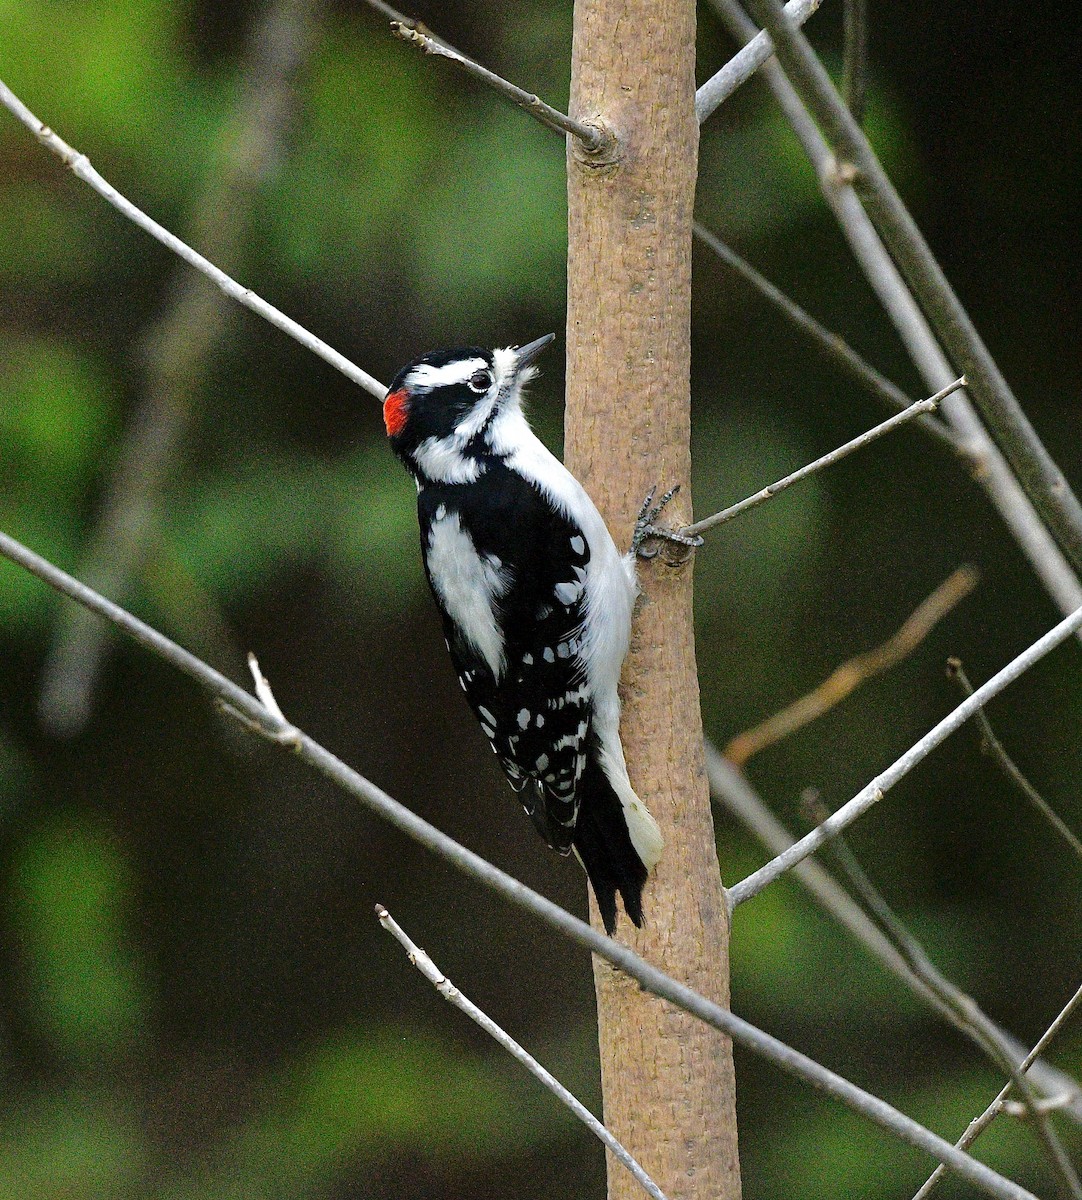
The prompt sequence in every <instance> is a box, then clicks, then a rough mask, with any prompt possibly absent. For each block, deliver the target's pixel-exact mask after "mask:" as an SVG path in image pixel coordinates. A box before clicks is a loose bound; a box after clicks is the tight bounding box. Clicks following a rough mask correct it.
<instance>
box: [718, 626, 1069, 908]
mask: <svg viewBox="0 0 1082 1200" xmlns="http://www.w3.org/2000/svg"><path fill="white" fill-rule="evenodd" d="M1079 628H1082V608H1078V609H1076V610H1075V611H1074V612H1073V613H1072V614H1071V615H1070V616H1069V617H1065V618H1064V619H1063V620H1062V621H1060V623H1059V624H1058V625H1056V626H1055V628H1053V629H1050V630H1049V631H1048V633H1046V634H1045V635H1044V636H1043V637H1041V638H1038V640H1037V641H1036V642H1034V643H1033V645H1032V646H1030V647H1029V648H1028V649H1027V650H1024V651H1023V652H1022V653H1021V654H1019V655H1018V656H1017V658H1014V659H1012V660H1011V661H1010V662H1009V663H1008V664H1007V665H1006V666H1005V667H1004V668H1003V669H1002V670H1001V671H999V672H997V673H996V674H995V675H993V676H992V678H991V679H989V680H988V681H987V683H984V684H982V685H981V687H979V688H978V689H977V690H976V691H975V692H974V693H973V695H972V696H970V697H969V699H967V700H963V701H962V703H961V704H959V705H958V707H957V708H956V709H955V710H954V711H953V712H952V713H950V714H949V715H948V716H946V717H944V718H943V720H942V721H940V722H939V723H938V724H937V725H935V726H934V727H933V728H932V729H930V730H929V731H928V732H927V733H926V734H925V735H924V737H922V738H921V739H920V741H918V742H916V743H915V744H914V745H913V746H911V747H910V748H909V749H908V750H907V751H906V752H905V753H904V754H903V755H902V756H901V757H900V758H899V759H897V760H896V761H895V762H894V763H892V764H891V765H890V766H889V767H888V768H887V769H886V770H885V771H883V772H882V773H881V774H879V775H877V776H876V777H875V778H874V779H873V780H872V781H871V783H869V784H868V785H867V786H866V787H864V788H862V789H861V790H860V791H859V792H858V793H857V794H856V795H855V796H854V797H853V799H852V800H850V801H849V802H848V803H846V804H843V805H842V807H841V808H839V809H838V811H837V812H835V813H834V814H832V815H831V816H830V817H828V818H827V819H826V820H825V821H824V822H823V823H822V825H820V826H819V827H818V828H817V829H813V830H812V831H811V833H809V834H806V835H805V836H804V837H802V838H801V839H800V841H799V842H797V843H796V844H795V845H794V846H792V847H791V848H790V849H789V850H786V851H785V852H784V853H782V854H779V855H778V856H777V858H775V859H773V860H771V861H770V862H769V863H767V864H766V866H763V867H760V868H759V870H758V871H754V872H752V874H751V875H749V876H748V877H747V878H746V879H742V880H741V881H740V882H739V883H738V884H736V886H735V887H733V888H731V889H730V891H729V896H730V899H731V901H732V903H733V905H734V906H735V905H737V904H742V903H743V902H744V901H745V900H750V899H751V897H752V896H756V895H758V894H759V892H761V891H762V890H763V888H765V887H766V886H767V885H768V884H770V883H773V882H774V880H775V879H777V878H779V877H780V876H781V875H784V874H785V872H786V871H788V870H791V869H792V867H793V866H794V865H795V864H796V863H798V862H800V861H801V860H802V859H805V858H807V856H808V855H809V854H814V853H815V851H816V850H818V849H819V847H820V846H822V845H823V843H824V842H827V841H829V840H830V838H832V837H833V836H834V835H835V834H836V833H840V832H841V831H842V830H843V829H845V828H846V827H847V826H848V825H851V824H852V823H853V822H854V821H855V820H856V819H857V818H858V817H860V816H863V814H864V813H866V812H867V811H868V809H870V808H871V807H872V806H873V805H874V804H876V803H877V802H878V801H880V800H882V799H883V797H884V796H885V795H886V793H887V792H888V791H889V790H890V789H891V788H892V787H893V786H894V785H895V784H896V783H897V782H898V781H899V780H900V779H904V778H905V776H906V775H908V774H909V772H910V771H912V770H913V768H914V767H915V766H916V765H917V764H918V763H920V762H922V761H923V760H924V759H925V758H927V757H928V755H929V754H930V753H931V752H932V751H933V750H934V749H935V748H936V746H938V745H939V744H940V742H943V741H945V740H946V739H947V738H948V737H949V736H950V735H951V734H952V733H954V731H955V730H956V729H958V728H960V727H961V726H962V725H964V724H965V722H966V721H967V720H968V719H969V718H970V717H971V716H973V714H974V713H975V712H976V711H977V710H978V709H979V708H980V707H981V706H982V705H983V704H986V703H987V702H988V701H989V700H990V699H991V698H992V697H993V696H997V695H998V694H999V693H1000V692H1001V691H1003V689H1004V688H1005V687H1007V686H1008V685H1009V684H1011V683H1013V682H1014V681H1015V680H1016V679H1017V678H1018V676H1019V675H1022V674H1023V673H1024V672H1026V671H1027V670H1029V668H1030V667H1032V666H1033V665H1034V664H1035V663H1037V662H1040V660H1041V659H1042V658H1044V656H1045V655H1046V654H1048V653H1049V652H1050V651H1051V650H1054V649H1055V648H1056V647H1057V646H1058V645H1059V644H1060V643H1061V642H1063V641H1064V640H1065V639H1066V638H1069V637H1070V636H1071V634H1073V633H1075V632H1076V631H1077V630H1078V629H1079Z"/></svg>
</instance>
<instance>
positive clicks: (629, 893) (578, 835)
mask: <svg viewBox="0 0 1082 1200" xmlns="http://www.w3.org/2000/svg"><path fill="white" fill-rule="evenodd" d="M578 792H579V797H580V803H579V816H578V821H577V822H576V823H575V840H574V846H575V849H576V850H577V851H578V855H579V858H580V859H581V861H582V865H583V866H584V867H585V868H586V874H587V876H588V877H589V880H590V886H591V887H592V888H593V889H594V895H595V896H596V897H597V907H598V910H599V911H600V913H601V919H602V921H604V923H605V932H606V933H608V934H609V936H610V937H611V936H612V934H613V932H614V931H615V929H616V893H617V892H619V893H620V897H621V898H622V900H623V902H624V912H626V913H627V915H628V916H629V917H630V918H631V921H632V923H633V924H635V925H637V926H639V927H640V928H641V927H642V919H643V918H642V890H643V888H644V887H645V886H646V879H647V875H648V872H647V870H646V867H645V866H644V865H643V862H642V859H640V858H639V856H638V854H637V853H636V852H635V847H634V846H633V845H632V844H631V835H630V834H629V833H628V831H627V822H626V821H625V820H624V811H623V808H622V806H621V804H620V800H619V797H618V796H617V795H616V793H615V792H614V791H613V789H612V785H611V784H610V783H609V781H608V779H607V778H606V777H605V772H604V771H603V770H602V769H601V765H600V763H599V762H598V760H597V754H596V752H594V753H591V754H589V755H588V756H587V760H586V767H585V770H584V771H583V773H582V778H581V779H580V780H579V787H578Z"/></svg>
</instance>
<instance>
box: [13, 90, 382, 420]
mask: <svg viewBox="0 0 1082 1200" xmlns="http://www.w3.org/2000/svg"><path fill="white" fill-rule="evenodd" d="M0 104H2V105H3V106H4V107H5V108H6V109H8V111H9V112H11V113H13V114H14V115H15V116H16V117H18V119H19V120H20V121H22V123H23V124H24V125H25V126H26V127H27V129H29V130H30V131H31V132H32V133H33V134H34V136H35V137H36V138H37V139H38V141H39V142H41V144H42V145H43V146H45V147H46V148H47V149H49V150H51V151H52V152H53V154H55V155H56V156H57V158H59V159H60V160H61V162H63V163H64V164H65V166H67V167H70V168H71V171H72V173H73V174H74V175H75V176H76V177H77V178H78V179H81V180H82V181H83V183H85V184H88V185H89V186H90V187H92V188H93V189H94V191H96V192H97V193H98V195H99V196H101V197H103V198H104V199H105V200H107V201H108V202H109V203H110V204H111V205H112V206H113V207H114V208H115V209H117V211H118V212H121V213H123V214H124V216H126V217H127V218H128V219H129V220H130V221H134V223H135V224H136V225H138V226H139V228H140V229H142V230H145V231H146V232H147V233H149V234H150V236H151V237H153V238H155V239H157V240H158V241H159V242H161V243H162V245H163V246H167V247H168V248H169V249H170V250H172V251H173V253H174V254H176V255H178V256H179V257H180V258H183V259H184V261H185V262H187V263H190V264H191V265H192V266H193V267H195V269H196V270H197V271H201V272H202V273H203V274H204V275H205V276H206V277H207V278H208V279H209V280H210V281H211V282H212V283H214V284H216V285H217V286H218V287H220V288H221V289H222V291H223V292H225V294H226V295H227V296H229V297H230V298H231V299H233V300H236V301H237V302H238V303H239V304H243V305H244V306H245V308H250V309H251V310H252V311H253V312H255V313H258V314H259V316H261V317H263V318H264V320H266V321H269V322H270V323H271V324H272V325H273V326H274V327H275V328H276V329H280V330H282V332H283V333H287V334H289V336H290V337H291V338H293V339H294V340H295V341H298V342H300V344H301V345H302V346H304V347H305V349H307V350H311V351H312V353H313V354H317V355H318V356H319V357H320V358H322V359H323V361H324V362H327V363H330V365H331V366H332V367H334V368H335V369H336V370H338V371H341V373H342V374H343V375H345V377H346V378H347V379H349V380H352V382H353V383H356V384H358V385H359V386H360V387H362V388H364V390H365V391H366V392H369V393H370V394H371V395H373V396H375V397H376V398H377V399H378V400H382V399H383V397H384V396H385V395H386V394H387V389H386V388H385V387H384V386H383V384H382V383H380V382H379V380H378V379H375V378H373V377H372V376H371V375H369V374H368V372H367V371H362V370H361V368H360V367H358V366H356V365H355V364H354V363H351V362H350V361H349V359H348V358H346V357H345V355H343V354H339V353H338V351H337V350H332V349H331V347H330V346H328V345H327V343H326V342H323V341H320V339H319V338H317V337H316V336H315V334H313V333H309V332H308V330H307V329H305V328H304V326H303V325H299V324H298V323H297V322H296V321H294V320H292V319H290V318H289V317H287V316H286V315H285V313H282V312H279V311H278V309H276V308H275V307H274V305H273V304H268V303H267V301H266V300H264V299H262V297H260V296H257V295H256V294H255V292H253V291H251V289H250V288H246V287H243V286H242V285H241V284H239V283H237V281H236V280H235V279H232V278H230V276H228V275H227V274H226V273H225V272H224V271H222V270H220V269H219V268H218V267H216V266H215V265H214V264H213V263H212V262H210V261H209V260H208V259H206V258H204V257H203V255H202V254H200V253H198V251H196V250H193V249H192V248H191V246H189V245H187V243H185V242H182V241H181V240H180V238H178V237H177V236H176V235H175V234H172V233H170V232H169V230H168V229H165V228H164V227H163V226H161V225H159V224H158V222H157V221H155V220H153V219H152V218H151V217H148V216H147V215H146V213H144V212H143V211H142V210H141V209H139V208H136V206H135V205H134V204H132V202H131V201H130V200H128V199H126V198H125V197H124V196H122V195H121V194H120V193H119V192H118V191H117V190H116V188H114V187H113V185H112V184H111V183H108V182H107V181H106V180H105V179H103V178H102V177H101V175H100V174H98V172H97V171H96V170H95V169H94V168H93V167H92V166H91V165H90V159H88V158H87V156H86V155H85V154H80V153H79V151H78V150H75V149H74V148H73V147H71V146H69V145H68V143H67V142H65V141H64V139H63V138H61V137H59V136H58V135H57V134H55V133H54V132H53V131H52V130H51V129H50V128H49V127H48V126H47V125H43V124H42V123H41V121H39V120H38V118H37V117H35V116H34V114H33V113H32V112H31V111H30V109H28V108H27V107H26V105H25V104H23V102H22V101H21V100H20V99H19V98H18V97H17V96H16V95H15V94H14V93H13V92H12V91H11V89H10V88H9V87H8V86H7V85H6V84H5V83H4V82H3V81H2V80H0Z"/></svg>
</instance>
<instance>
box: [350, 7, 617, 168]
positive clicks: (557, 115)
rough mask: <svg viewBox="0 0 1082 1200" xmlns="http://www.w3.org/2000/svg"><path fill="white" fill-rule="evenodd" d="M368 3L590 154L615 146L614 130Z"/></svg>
mask: <svg viewBox="0 0 1082 1200" xmlns="http://www.w3.org/2000/svg"><path fill="white" fill-rule="evenodd" d="M367 3H368V4H370V5H371V6H372V8H375V9H378V10H379V11H380V12H381V13H383V15H384V16H385V17H389V18H390V22H391V32H392V33H393V34H394V35H395V37H397V38H401V39H402V41H404V42H408V43H409V44H410V45H411V46H416V47H417V48H418V49H420V50H423V51H424V52H425V54H432V55H435V56H436V57H437V58H446V59H447V60H448V62H453V63H454V64H455V66H456V67H458V68H460V69H461V70H462V71H464V72H465V73H466V74H467V75H472V76H473V78H474V79H479V80H480V81H481V82H482V83H484V84H487V85H488V86H489V87H490V88H492V89H493V90H494V91H496V92H498V93H499V94H500V95H501V96H503V97H504V98H505V99H506V100H510V101H511V103H512V104H514V105H516V106H517V107H518V108H521V109H522V110H523V111H524V112H527V113H529V115H530V116H531V117H533V118H534V120H535V121H540V122H541V124H542V125H544V126H546V127H547V128H549V129H553V130H555V131H556V132H557V133H566V134H570V135H571V136H572V137H573V138H576V139H577V140H578V142H579V144H580V145H581V146H582V149H583V150H584V151H585V152H586V153H587V154H591V155H596V154H600V153H602V152H603V151H607V150H609V149H610V148H611V146H612V144H613V140H614V139H613V135H612V133H611V132H609V131H608V130H607V129H603V128H602V127H601V126H599V125H592V124H589V123H587V122H586V121H577V120H576V119H575V118H574V117H569V116H568V115H567V113H565V112H561V111H560V110H559V109H558V108H553V107H552V105H551V104H546V103H545V101H544V100H542V99H541V98H540V97H539V96H535V95H534V94H533V93H532V92H527V91H526V90H525V89H523V88H520V87H518V86H517V84H514V83H509V82H508V81H507V80H506V79H504V78H503V77H502V76H500V75H497V74H496V72H495V71H490V70H489V69H488V67H483V66H481V64H480V63H479V62H476V61H475V60H474V59H472V58H469V57H468V56H467V55H465V54H463V53H462V52H461V51H460V50H456V49H455V48H454V46H452V45H451V44H450V42H447V41H445V40H444V39H443V38H441V37H437V36H436V35H435V34H434V33H433V32H432V31H431V30H430V29H428V28H427V27H426V26H425V25H423V24H422V23H421V22H420V21H415V20H413V19H412V18H410V17H407V16H405V15H404V14H403V13H400V12H398V11H397V10H396V9H394V8H392V7H391V6H390V5H389V4H385V3H383V2H382V0H367Z"/></svg>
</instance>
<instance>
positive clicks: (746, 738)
mask: <svg viewBox="0 0 1082 1200" xmlns="http://www.w3.org/2000/svg"><path fill="white" fill-rule="evenodd" d="M976 586H977V572H976V570H975V569H974V568H973V567H968V566H966V567H959V568H958V569H957V570H956V571H954V572H952V574H951V575H950V576H949V577H948V578H947V579H945V580H944V581H943V582H942V583H941V584H940V585H939V587H937V588H936V590H935V591H934V592H932V594H931V595H930V596H928V597H926V598H925V599H924V600H923V601H922V602H921V603H920V605H918V607H917V608H916V609H914V610H913V612H912V613H910V615H909V616H908V617H907V618H906V621H905V623H904V624H903V625H902V626H901V628H899V629H898V630H897V631H896V632H895V633H893V634H892V635H891V636H890V637H889V638H887V640H886V641H885V642H883V643H882V644H881V645H879V646H876V647H875V648H874V649H872V650H866V651H864V653H863V654H857V655H855V656H854V657H853V658H850V659H848V660H847V661H846V662H844V663H842V665H841V666H840V667H838V668H837V669H836V670H834V671H833V672H832V673H831V675H830V676H829V678H827V679H825V680H824V681H823V682H822V683H821V684H819V686H818V687H817V688H814V689H813V690H812V691H810V692H808V693H807V695H805V696H801V697H800V699H799V700H795V701H793V703H792V704H790V705H787V706H786V707H785V708H783V709H782V710H781V712H778V713H775V714H774V715H773V716H771V717H768V718H767V719H766V720H765V721H763V722H761V723H760V724H758V725H756V726H755V727H754V728H753V729H748V730H745V731H744V732H743V733H738V734H737V735H736V737H734V738H733V739H732V740H731V741H730V742H729V744H728V745H727V746H726V747H725V757H726V758H727V759H728V760H729V761H730V762H731V763H733V764H734V765H735V766H737V767H742V766H743V765H744V764H745V763H746V762H747V761H748V759H749V758H751V757H752V755H754V754H758V753H759V751H760V750H764V749H765V748H766V747H767V746H772V745H773V744H774V743H775V742H779V741H781V739H782V738H785V737H788V736H789V735H790V734H792V733H795V732H796V730H798V729H801V728H803V726H805V725H807V724H808V723H809V722H811V721H814V720H816V719H817V718H818V717H821V716H822V715H823V714H824V713H826V712H829V711H830V709H832V708H834V707H835V705H837V704H840V703H841V702H842V701H843V700H844V699H845V698H846V697H847V696H848V695H850V693H851V692H853V691H855V690H856V689H857V688H858V687H860V686H861V684H863V683H866V682H867V681H868V680H869V679H871V678H873V677H874V676H876V675H881V674H882V673H883V672H884V671H888V670H890V668H891V667H893V666H895V665H896V664H897V663H899V662H901V661H902V659H904V658H907V657H908V656H909V655H910V654H912V653H913V651H914V650H915V649H916V648H917V646H919V645H920V643H921V642H922V641H924V639H925V638H926V637H927V636H928V634H929V633H930V632H931V631H932V629H933V628H934V627H935V625H936V624H937V623H938V622H939V621H941V620H942V619H943V618H944V617H945V616H946V615H947V613H949V612H950V611H951V609H953V608H954V607H955V605H957V604H958V603H960V602H961V601H962V600H964V599H965V597H966V596H968V595H969V593H970V592H971V591H972V590H973V589H974V588H975V587H976Z"/></svg>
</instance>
